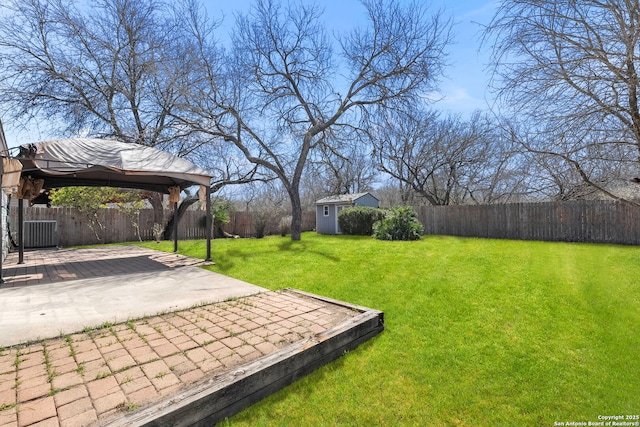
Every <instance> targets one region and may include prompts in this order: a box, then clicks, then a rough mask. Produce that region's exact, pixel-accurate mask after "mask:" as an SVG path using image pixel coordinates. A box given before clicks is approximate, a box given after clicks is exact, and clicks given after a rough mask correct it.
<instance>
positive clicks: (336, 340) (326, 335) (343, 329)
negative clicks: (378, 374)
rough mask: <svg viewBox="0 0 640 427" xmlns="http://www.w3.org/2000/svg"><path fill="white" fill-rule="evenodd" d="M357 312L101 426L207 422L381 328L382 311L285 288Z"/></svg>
mask: <svg viewBox="0 0 640 427" xmlns="http://www.w3.org/2000/svg"><path fill="white" fill-rule="evenodd" d="M287 291H289V292H295V293H298V294H300V295H304V296H306V297H310V298H314V299H317V300H320V301H323V302H328V303H331V304H336V305H340V306H343V307H347V308H350V309H352V310H355V311H358V312H360V314H358V315H357V316H355V317H353V318H350V319H348V320H346V321H344V322H342V323H341V324H339V325H337V326H335V327H333V328H331V329H328V330H326V331H324V332H321V333H318V334H316V335H315V336H313V337H311V338H306V339H303V340H301V341H298V342H296V343H294V344H291V345H289V346H287V347H285V348H283V349H280V350H278V351H276V352H274V353H271V354H268V355H266V356H263V357H261V358H260V359H257V360H254V361H253V362H250V363H247V364H245V365H242V366H239V367H237V368H235V369H233V370H231V371H229V372H226V373H224V374H222V375H220V376H217V377H214V378H211V379H210V380H209V381H207V382H205V383H202V384H198V385H196V386H195V387H193V388H191V389H189V390H186V391H183V392H181V393H178V394H176V395H173V396H170V397H168V398H166V399H164V400H162V401H160V402H158V403H155V404H153V405H151V406H148V407H146V408H143V409H141V410H139V411H136V412H133V413H131V414H126V415H124V416H122V417H121V418H119V419H116V420H113V421H111V422H110V423H108V424H106V426H110V427H124V426H140V427H142V426H145V427H151V426H168V425H170V426H202V427H204V426H206V427H209V426H212V425H214V424H216V423H219V422H221V421H223V420H224V419H225V418H228V417H231V416H232V415H234V414H236V413H238V412H240V411H241V410H242V409H244V408H246V407H248V406H250V405H252V404H254V403H256V402H258V401H260V400H262V399H263V398H265V397H267V396H269V395H270V394H272V393H274V392H276V391H278V390H280V389H282V388H284V387H286V386H287V385H289V384H291V383H293V382H294V381H296V380H297V379H299V378H301V377H303V376H305V375H308V374H310V373H311V372H313V371H314V370H316V369H317V368H319V367H321V366H322V365H325V364H327V363H329V362H331V361H333V360H335V359H337V358H339V357H340V356H342V355H344V354H345V353H346V352H348V351H350V350H353V349H354V348H356V347H357V346H358V345H360V344H361V343H363V342H365V341H367V340H369V339H370V338H372V337H374V336H375V335H377V334H379V333H380V332H382V331H383V330H384V313H383V312H381V311H378V310H372V309H369V308H366V307H361V306H356V305H353V304H349V303H345V302H342V301H337V300H333V299H330V298H325V297H321V296H318V295H314V294H310V293H307V292H303V291H298V290H295V289H287Z"/></svg>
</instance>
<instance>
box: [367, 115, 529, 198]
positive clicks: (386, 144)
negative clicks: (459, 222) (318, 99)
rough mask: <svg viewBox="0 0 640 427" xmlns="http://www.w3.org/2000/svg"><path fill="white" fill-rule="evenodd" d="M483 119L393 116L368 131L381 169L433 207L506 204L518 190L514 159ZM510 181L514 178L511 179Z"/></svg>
mask: <svg viewBox="0 0 640 427" xmlns="http://www.w3.org/2000/svg"><path fill="white" fill-rule="evenodd" d="M497 129H498V128H497V127H496V126H495V125H494V124H493V122H492V121H491V120H490V119H489V118H488V117H487V116H486V115H482V114H480V113H476V114H474V115H473V116H472V118H471V119H470V120H469V121H464V120H462V119H461V118H460V117H457V116H449V117H445V118H442V117H440V115H439V114H438V113H436V112H433V111H421V110H415V111H412V112H410V113H408V114H407V113H406V112H403V113H401V114H393V115H391V116H389V117H387V118H386V119H385V121H384V122H382V123H381V124H379V126H378V128H377V129H376V130H375V131H374V132H371V135H370V137H371V140H372V141H373V144H374V147H375V151H374V155H375V158H376V160H377V163H378V165H379V167H380V169H381V170H382V171H383V172H385V173H387V174H389V175H390V176H391V177H393V178H394V179H396V180H398V181H399V182H401V183H403V184H405V185H408V186H410V188H411V189H412V190H413V191H415V192H416V193H417V194H419V195H420V196H422V197H423V198H424V199H426V200H427V201H428V202H429V203H430V204H432V205H448V204H462V203H493V202H506V201H508V200H509V198H510V197H512V196H514V194H515V193H517V192H518V191H519V190H518V189H517V187H519V186H518V185H517V183H518V181H519V180H518V178H517V176H519V173H518V168H517V161H516V159H515V158H514V156H513V154H514V153H513V152H512V151H511V150H510V146H509V144H508V143H507V141H505V140H504V139H503V138H501V136H500V134H499V133H498V132H497V131H496V130H497ZM514 178H515V180H514Z"/></svg>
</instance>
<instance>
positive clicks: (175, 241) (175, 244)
mask: <svg viewBox="0 0 640 427" xmlns="http://www.w3.org/2000/svg"><path fill="white" fill-rule="evenodd" d="M173 252H178V202H175V203H174V204H173Z"/></svg>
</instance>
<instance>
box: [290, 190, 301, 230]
mask: <svg viewBox="0 0 640 427" xmlns="http://www.w3.org/2000/svg"><path fill="white" fill-rule="evenodd" d="M289 196H290V198H291V240H292V241H299V240H300V239H301V238H302V232H301V230H302V203H301V202H300V194H299V193H298V192H297V191H296V192H293V193H290V194H289Z"/></svg>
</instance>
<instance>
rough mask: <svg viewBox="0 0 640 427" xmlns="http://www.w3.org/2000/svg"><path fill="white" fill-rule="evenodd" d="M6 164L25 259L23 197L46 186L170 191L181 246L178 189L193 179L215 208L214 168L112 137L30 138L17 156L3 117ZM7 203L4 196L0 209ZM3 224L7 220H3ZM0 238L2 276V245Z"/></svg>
mask: <svg viewBox="0 0 640 427" xmlns="http://www.w3.org/2000/svg"><path fill="white" fill-rule="evenodd" d="M0 150H1V154H2V163H1V165H2V167H1V169H0V186H1V187H2V189H3V190H5V189H9V188H13V189H16V187H19V188H20V191H18V204H19V208H18V209H19V221H18V222H19V228H20V233H19V235H20V244H19V251H20V260H22V259H23V250H24V245H23V244H22V236H23V232H22V226H23V224H22V222H23V221H22V209H23V200H24V198H30V197H35V196H37V195H38V193H40V191H41V190H42V189H52V188H60V187H68V186H96V187H119V188H135V189H141V190H150V191H156V192H160V193H164V194H169V201H170V202H171V203H174V221H173V225H174V232H173V236H174V251H177V250H178V233H177V225H178V218H177V212H178V209H177V204H178V200H179V194H180V191H182V190H184V189H185V188H187V187H192V186H195V185H199V186H200V191H199V192H198V193H199V195H200V197H201V199H203V201H204V202H205V206H206V211H207V213H209V212H210V208H211V200H210V195H211V187H210V182H211V174H210V173H209V172H207V171H206V170H204V169H202V168H199V167H198V166H196V165H194V164H193V163H191V162H189V161H187V160H185V159H182V158H180V157H177V156H174V155H172V154H169V153H167V152H164V151H160V150H157V149H155V148H151V147H146V146H143V145H139V144H131V143H124V142H120V141H116V140H109V139H96V138H72V139H58V140H51V141H43V142H38V143H34V144H26V145H23V146H21V147H20V148H19V153H18V154H17V155H16V156H15V157H11V156H9V151H8V149H7V145H6V142H5V139H4V133H3V132H2V127H1V123H0ZM2 209H3V206H2V202H1V200H0V210H2ZM206 218H207V220H206V239H207V256H206V260H208V261H210V260H211V216H210V215H209V214H207V215H206ZM3 227H4V224H3ZM4 244H5V242H4V238H2V239H0V281H2V280H3V279H2V255H1V254H2V250H3V245H4Z"/></svg>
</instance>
